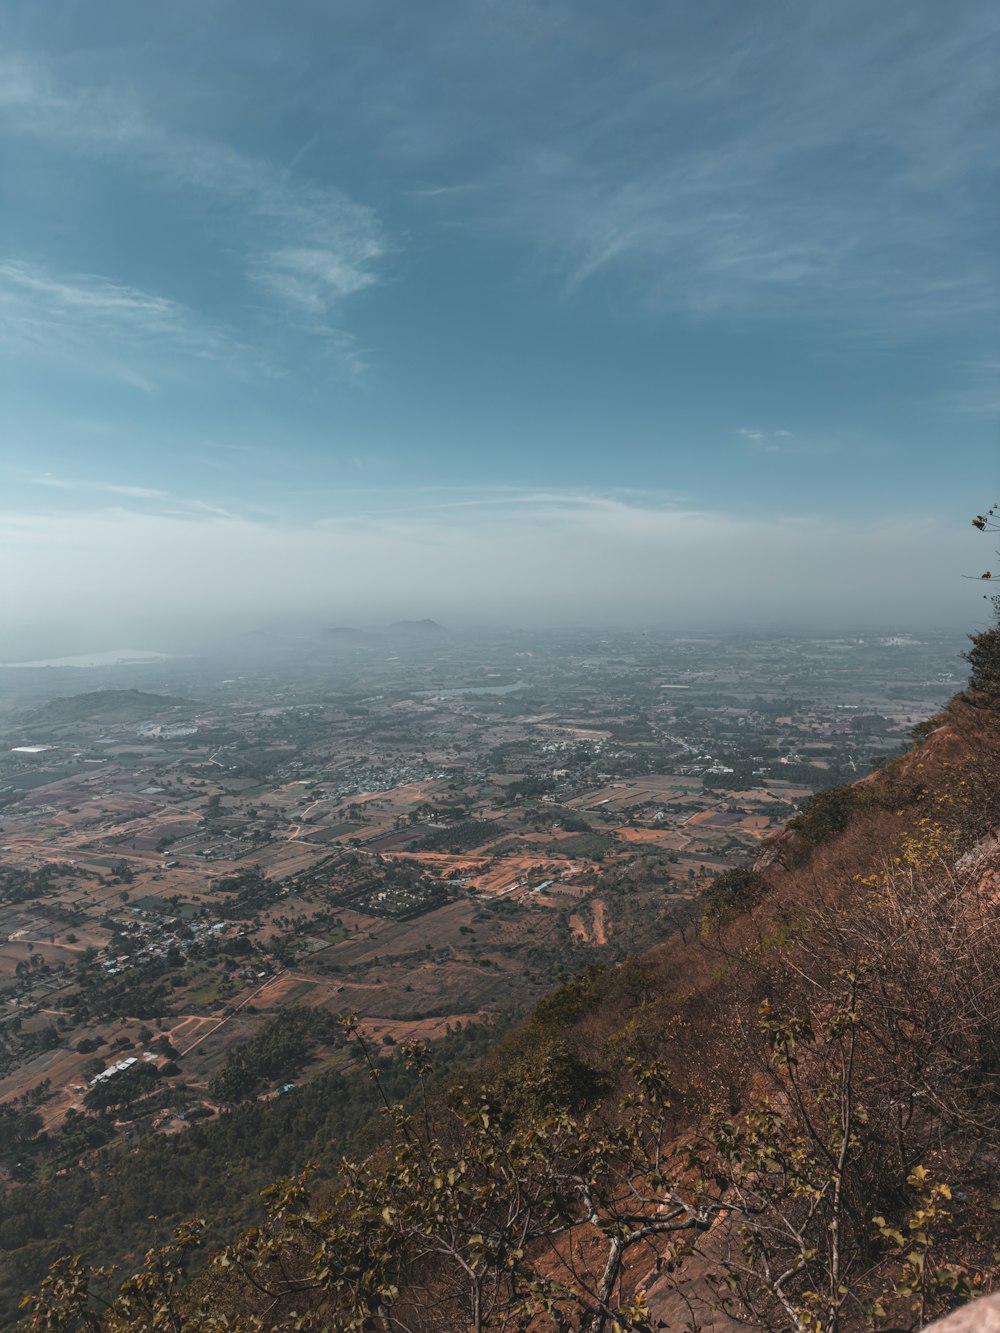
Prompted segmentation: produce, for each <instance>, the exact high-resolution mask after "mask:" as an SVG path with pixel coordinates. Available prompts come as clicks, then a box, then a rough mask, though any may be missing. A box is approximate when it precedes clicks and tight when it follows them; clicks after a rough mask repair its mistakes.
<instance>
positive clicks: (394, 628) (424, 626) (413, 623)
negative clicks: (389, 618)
mask: <svg viewBox="0 0 1000 1333" xmlns="http://www.w3.org/2000/svg"><path fill="white" fill-rule="evenodd" d="M389 633H390V634H447V633H448V631H447V630H446V629H445V627H444V626H443V625H439V624H438V622H437V621H436V620H428V619H424V620H397V621H396V622H395V623H394V624H392V625H390V626H389Z"/></svg>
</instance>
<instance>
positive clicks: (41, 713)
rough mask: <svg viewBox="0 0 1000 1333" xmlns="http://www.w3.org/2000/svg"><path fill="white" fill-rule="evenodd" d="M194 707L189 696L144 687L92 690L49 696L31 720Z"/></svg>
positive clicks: (145, 714) (141, 715)
mask: <svg viewBox="0 0 1000 1333" xmlns="http://www.w3.org/2000/svg"><path fill="white" fill-rule="evenodd" d="M195 707H197V705H196V704H195V703H194V701H193V700H191V699H175V698H173V697H171V696H170V695H169V694H147V693H145V692H144V691H143V690H91V691H89V692H88V693H86V694H69V695H64V696H63V697H62V698H59V699H51V700H50V701H49V702H48V703H46V704H42V706H41V707H40V708H36V709H33V710H32V712H31V713H30V714H28V716H29V718H30V719H31V720H32V721H34V722H39V723H48V724H49V725H56V724H59V723H66V722H143V721H145V720H146V719H147V718H151V717H159V716H160V715H161V714H163V713H168V712H175V711H177V710H180V709H183V710H185V711H188V712H189V711H190V710H192V709H193V708H195Z"/></svg>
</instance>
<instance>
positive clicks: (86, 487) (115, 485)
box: [29, 472, 169, 500]
mask: <svg viewBox="0 0 1000 1333" xmlns="http://www.w3.org/2000/svg"><path fill="white" fill-rule="evenodd" d="M29 480H30V482H31V485H33V486H47V487H49V488H51V489H52V490H60V491H97V492H99V493H101V494H102V495H122V496H126V497H127V498H128V499H130V500H162V499H165V498H166V497H167V495H168V494H169V492H167V491H161V490H157V489H155V488H154V487H152V486H129V485H124V484H122V483H120V482H116V481H83V480H80V479H79V478H75V477H54V476H53V475H52V474H51V473H49V472H46V473H44V474H43V475H42V476H40V477H31V478H30V479H29Z"/></svg>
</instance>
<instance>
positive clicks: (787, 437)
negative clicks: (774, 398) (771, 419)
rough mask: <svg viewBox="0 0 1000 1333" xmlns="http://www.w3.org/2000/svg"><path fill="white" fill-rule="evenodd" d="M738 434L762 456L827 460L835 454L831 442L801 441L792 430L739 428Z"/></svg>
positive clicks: (755, 427) (737, 429)
mask: <svg viewBox="0 0 1000 1333" xmlns="http://www.w3.org/2000/svg"><path fill="white" fill-rule="evenodd" d="M736 434H737V435H738V436H739V437H740V439H741V440H745V441H746V443H747V444H748V445H749V447H750V448H751V449H753V450H755V452H757V453H761V454H779V455H781V456H782V457H789V456H793V457H799V458H825V457H826V456H827V455H828V454H831V453H833V445H832V444H831V443H830V442H829V441H821V440H805V439H799V438H798V437H797V436H796V435H795V434H794V432H792V431H790V430H784V429H778V430H764V429H763V428H761V427H759V426H738V427H737V428H736Z"/></svg>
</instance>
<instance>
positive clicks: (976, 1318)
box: [925, 1293, 1000, 1333]
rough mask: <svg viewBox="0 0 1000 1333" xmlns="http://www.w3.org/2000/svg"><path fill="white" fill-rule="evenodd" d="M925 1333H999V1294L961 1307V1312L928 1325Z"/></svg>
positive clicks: (957, 1311)
mask: <svg viewBox="0 0 1000 1333" xmlns="http://www.w3.org/2000/svg"><path fill="white" fill-rule="evenodd" d="M925 1333H1000V1293H998V1294H997V1295H995V1296H984V1297H983V1299H982V1300H981V1301H971V1302H970V1303H969V1304H968V1305H963V1306H962V1308H961V1310H955V1311H954V1313H952V1314H950V1315H948V1316H947V1318H945V1319H939V1320H938V1321H937V1323H936V1324H930V1325H928V1327H927V1328H926V1329H925Z"/></svg>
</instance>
